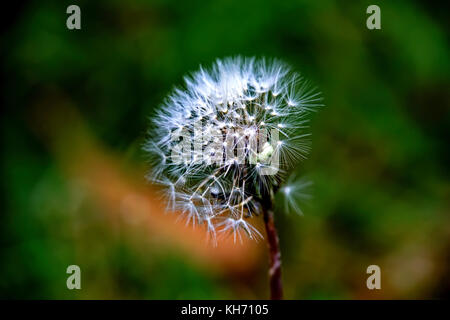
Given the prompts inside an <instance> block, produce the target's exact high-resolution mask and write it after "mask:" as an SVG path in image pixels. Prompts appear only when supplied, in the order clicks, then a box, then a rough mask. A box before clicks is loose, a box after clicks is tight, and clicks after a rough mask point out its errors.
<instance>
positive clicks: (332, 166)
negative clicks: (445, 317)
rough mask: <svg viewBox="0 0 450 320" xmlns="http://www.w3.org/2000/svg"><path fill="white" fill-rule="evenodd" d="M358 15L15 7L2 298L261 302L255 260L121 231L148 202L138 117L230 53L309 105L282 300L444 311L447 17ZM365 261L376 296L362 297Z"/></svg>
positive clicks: (297, 10) (289, 9)
mask: <svg viewBox="0 0 450 320" xmlns="http://www.w3.org/2000/svg"><path fill="white" fill-rule="evenodd" d="M70 4H77V5H79V6H80V8H81V24H82V29H81V30H68V29H67V28H66V19H67V17H68V15H67V14H66V8H67V6H69V5H70ZM370 4H374V3H372V1H351V2H350V1H332V0H322V1H303V0H296V1H280V0H278V1H263V0H244V1H243V0H239V1H237V0H218V1H216V0H214V1H162V0H159V1H144V0H130V1H116V0H108V1H44V0H41V1H29V2H25V3H24V4H21V5H20V6H18V7H17V10H16V11H14V12H11V13H10V17H9V20H7V22H8V25H7V29H5V30H4V31H3V32H2V42H3V45H2V64H3V66H2V67H3V70H4V72H5V77H4V78H5V80H6V82H5V83H4V84H3V89H4V92H3V94H2V96H3V99H4V101H5V105H6V107H7V108H6V110H5V111H4V113H3V114H2V117H1V130H2V132H1V135H2V142H3V149H4V150H3V155H2V166H1V174H2V179H1V180H2V185H3V192H2V194H3V197H4V201H3V203H4V209H3V210H2V215H1V218H0V219H1V220H0V297H1V298H25V299H37V298H39V299H71V298H75V299H79V298H80V299H83V298H84V299H109V298H112V299H121V298H123V299H183V298H191V299H197V298H204V299H222V298H242V299H247V298H267V297H268V285H267V279H266V271H267V260H266V259H267V257H266V256H265V254H264V249H265V248H264V243H260V244H258V245H256V246H252V245H251V244H250V245H248V244H245V243H244V244H239V243H238V244H236V245H229V246H226V247H224V246H222V247H220V245H219V247H218V248H217V249H213V250H210V249H205V250H207V251H206V252H207V253H204V254H200V255H197V254H196V252H200V251H201V250H203V249H198V248H197V247H196V245H197V244H196V243H197V242H198V241H191V242H192V243H191V244H189V245H187V246H186V247H183V244H184V243H185V242H186V241H184V240H183V239H178V238H180V237H181V236H180V233H179V232H178V231H173V230H171V229H170V228H171V227H170V225H171V222H170V223H165V224H164V223H162V224H161V225H162V226H163V227H155V223H156V222H154V223H151V222H150V223H149V226H150V227H149V228H143V227H142V225H143V224H142V223H140V221H141V220H139V219H146V217H144V218H143V217H142V216H141V217H140V218H139V219H138V220H133V219H129V217H133V214H134V213H135V211H136V210H137V211H139V210H141V212H143V213H144V216H145V213H146V210H145V208H146V207H145V205H144V209H142V208H140V209H139V208H138V209H136V210H135V206H136V203H137V202H138V203H144V204H145V203H147V202H146V201H147V200H143V199H147V198H146V197H147V196H148V197H150V198H151V197H152V192H151V191H147V188H150V186H147V185H145V181H144V175H145V173H146V170H147V167H146V163H145V156H144V155H143V154H142V152H141V150H140V147H141V144H142V142H143V139H144V138H145V132H146V130H147V129H148V117H149V116H150V115H151V113H152V110H153V109H154V108H155V107H157V106H158V105H159V103H160V102H161V101H162V99H163V98H164V96H165V95H166V94H167V93H168V92H169V91H170V89H171V88H172V86H173V85H180V84H181V83H182V76H183V75H184V74H186V73H188V72H191V71H195V70H196V69H197V67H198V65H199V64H202V65H209V64H211V63H212V62H213V61H214V60H215V59H216V58H217V57H225V56H229V55H237V54H241V55H245V56H257V57H261V56H266V57H277V58H280V59H282V60H284V61H286V62H287V63H289V64H290V65H292V67H293V69H294V70H296V71H299V72H301V73H303V75H304V76H305V77H306V78H308V79H310V80H311V81H312V82H313V83H315V84H316V85H317V86H318V87H319V88H320V90H321V91H322V92H323V96H324V98H325V100H324V102H325V104H326V107H325V108H323V109H322V110H320V112H318V113H317V114H316V115H315V116H314V118H313V121H312V122H311V130H312V133H313V149H312V153H311V155H310V157H309V159H308V160H306V161H304V162H303V163H302V164H301V168H300V171H301V172H304V173H305V174H306V175H307V176H308V177H309V178H310V179H311V180H312V181H313V182H314V187H313V189H312V195H313V198H312V200H311V201H309V202H308V203H307V204H305V205H304V207H303V211H304V213H305V215H304V216H295V215H282V214H279V215H277V216H276V224H277V225H278V227H279V229H280V237H281V239H280V241H281V248H282V256H283V263H284V265H283V279H284V282H285V295H286V298H289V299H388V298H401V299H411V298H425V299H427V298H443V297H449V295H450V182H449V181H450V179H449V178H450V170H449V162H450V151H449V150H450V149H449V138H450V106H449V100H450V99H449V84H450V81H449V43H448V39H449V37H448V36H449V34H448V17H447V15H446V13H447V12H448V11H447V10H445V7H444V6H440V5H439V3H433V4H431V3H428V2H425V1H424V2H417V1H377V2H376V4H378V5H379V6H380V8H381V25H382V29H381V30H373V31H371V30H368V29H367V28H366V19H367V17H368V15H367V14H366V8H367V6H368V5H370ZM5 10H6V9H5ZM123 181H126V183H125V182H123ZM130 181H131V182H130ZM130 185H132V186H136V185H139V187H137V188H138V190H139V192H137V193H136V189H133V188H134V187H130ZM130 188H131V189H132V190H133V191H129V190H130ZM147 192H148V194H147ZM130 194H131V196H130ZM136 194H137V195H136ZM139 197H141V198H139ZM134 199H140V200H139V201H135V200H134ZM148 201H150V202H148V203H153V202H154V201H157V200H148ZM152 201H153V202H152ZM123 206H125V208H126V209H123ZM116 211H118V212H122V213H120V214H118V215H117V214H115V213H114V212H116ZM123 211H125V212H123ZM150 211H151V210H150ZM150 211H149V212H150ZM155 212H156V211H155ZM155 214H156V213H155ZM157 217H159V216H157ZM157 219H159V220H154V221H160V220H161V219H162V218H161V219H160V218H157ZM174 228H177V227H174ZM166 229H167V230H168V231H167V232H166V231H164V230H166ZM162 230H163V231H162ZM176 230H181V229H176ZM161 232H162V233H163V234H165V236H160V233H161ZM186 232H187V231H186ZM171 234H174V236H173V238H174V239H178V240H174V241H172V240H171V238H172V236H171ZM177 235H178V238H177ZM181 238H182V237H181ZM200 242H201V243H200ZM200 242H199V243H198V246H199V248H203V247H204V246H206V245H207V244H204V243H203V242H202V241H200ZM208 250H209V251H208ZM214 250H217V251H214ZM213 251H214V252H218V254H220V257H221V258H220V259H219V258H218V259H216V258H214V257H213V256H210V253H211V252H213ZM260 252H262V253H260ZM250 253H252V254H253V255H251V254H250ZM227 255H231V256H232V258H230V259H234V260H233V261H238V262H239V263H234V264H227V263H228V262H227V261H228V258H227ZM200 256H201V257H200ZM250 256H252V257H253V258H252V259H249V258H248V257H250ZM224 257H225V258H224ZM247 260H248V261H247ZM215 261H219V262H218V263H216V264H213V262H215ZM71 264H77V265H79V266H80V267H81V270H82V280H81V281H82V289H81V290H72V291H71V290H68V289H67V288H66V278H67V277H68V275H67V274H66V268H67V266H68V265H71ZM371 264H376V265H379V266H380V268H381V272H382V289H381V290H374V291H370V290H368V289H367V288H366V279H367V276H368V275H367V274H366V268H367V266H369V265H371Z"/></svg>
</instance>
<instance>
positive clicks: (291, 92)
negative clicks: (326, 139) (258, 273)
mask: <svg viewBox="0 0 450 320" xmlns="http://www.w3.org/2000/svg"><path fill="white" fill-rule="evenodd" d="M184 81H185V85H184V86H183V87H182V88H181V87H180V88H175V89H174V90H173V92H172V93H171V94H170V95H169V96H168V97H167V98H166V99H165V101H164V103H163V104H162V106H161V107H160V108H159V109H158V111H157V113H156V115H155V117H154V118H153V119H152V128H153V129H152V130H151V131H150V133H149V140H148V142H147V143H146V144H145V147H144V149H145V150H146V151H147V152H148V154H149V155H150V156H151V160H152V172H151V173H150V174H149V175H148V178H149V180H150V181H152V182H154V183H158V184H160V185H162V186H163V187H165V189H166V196H167V200H168V202H169V205H168V208H169V209H170V210H174V211H177V212H180V213H181V215H182V216H184V217H185V218H186V221H187V223H193V224H204V225H205V226H206V228H207V230H208V231H209V232H210V233H211V234H212V235H214V238H215V234H216V232H231V233H232V234H233V235H234V238H235V240H236V239H239V240H241V235H246V236H248V237H249V238H251V239H258V238H262V236H261V234H260V233H259V231H258V230H257V229H256V228H255V227H253V226H252V225H251V224H250V221H251V219H252V218H253V217H254V216H255V215H257V214H258V210H256V208H258V207H259V206H258V205H257V203H256V202H257V201H258V198H261V197H262V196H263V195H264V194H267V191H268V190H270V191H272V192H273V191H276V190H278V188H279V186H280V185H282V183H283V182H284V180H285V177H286V173H287V172H289V170H290V169H292V168H293V167H294V166H295V165H296V164H297V163H298V162H299V161H300V160H301V159H302V158H305V157H306V155H307V153H308V151H309V142H308V140H309V134H308V133H307V132H305V130H306V126H305V122H306V118H305V116H306V115H307V114H308V113H309V112H311V111H314V110H315V108H317V107H318V106H320V105H321V96H320V93H318V92H317V91H316V90H315V89H314V88H312V87H311V86H310V85H309V84H308V82H306V81H305V80H304V79H303V78H302V77H300V76H299V75H298V74H296V73H293V72H292V71H291V70H290V68H289V67H288V66H287V65H285V64H284V63H282V62H280V61H278V60H271V61H268V60H265V59H260V60H257V59H255V58H242V57H234V58H226V59H223V60H220V59H219V60H216V62H215V63H214V64H213V66H212V67H211V68H210V69H205V68H203V67H200V68H199V70H198V71H197V72H194V73H192V74H191V75H189V76H186V77H185V78H184ZM263 133H266V134H267V135H266V138H267V140H268V141H266V142H264V141H262V142H261V141H260V140H259V141H256V140H257V138H260V136H262V134H263ZM255 141H256V142H255ZM230 150H231V151H230ZM267 172H271V173H270V174H268V173H267ZM282 190H283V191H284V194H285V195H289V194H294V193H295V192H294V191H295V189H293V187H292V186H285V187H284V188H283V189H282Z"/></svg>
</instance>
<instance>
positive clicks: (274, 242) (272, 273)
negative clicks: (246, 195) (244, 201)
mask: <svg viewBox="0 0 450 320" xmlns="http://www.w3.org/2000/svg"><path fill="white" fill-rule="evenodd" d="M264 224H265V225H266V233H267V245H268V246H269V281H270V298H271V299H272V300H281V299H283V283H282V281H281V252H280V245H279V241H278V233H277V228H276V227H275V223H274V221H273V211H272V209H264Z"/></svg>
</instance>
